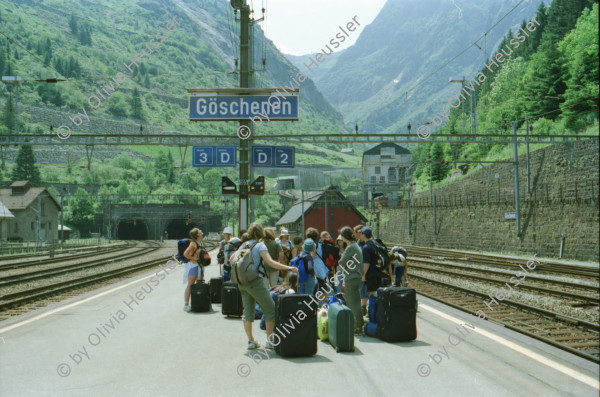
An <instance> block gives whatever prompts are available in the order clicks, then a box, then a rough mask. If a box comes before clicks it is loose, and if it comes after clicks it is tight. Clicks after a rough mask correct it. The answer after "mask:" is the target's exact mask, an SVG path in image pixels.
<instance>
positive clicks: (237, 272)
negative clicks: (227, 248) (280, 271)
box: [231, 242, 265, 285]
mask: <svg viewBox="0 0 600 397" xmlns="http://www.w3.org/2000/svg"><path fill="white" fill-rule="evenodd" d="M256 244H258V242H256V243H254V244H252V245H251V246H248V245H243V246H242V247H241V249H239V250H237V251H236V252H235V254H234V256H233V258H232V259H231V270H232V272H233V274H232V280H233V282H235V283H237V284H242V285H245V284H249V283H251V282H252V281H254V280H256V279H257V278H259V277H261V276H262V277H264V276H265V269H264V265H263V261H262V258H261V259H260V261H259V262H258V264H256V263H254V259H253V258H252V249H253V248H254V247H255V246H256Z"/></svg>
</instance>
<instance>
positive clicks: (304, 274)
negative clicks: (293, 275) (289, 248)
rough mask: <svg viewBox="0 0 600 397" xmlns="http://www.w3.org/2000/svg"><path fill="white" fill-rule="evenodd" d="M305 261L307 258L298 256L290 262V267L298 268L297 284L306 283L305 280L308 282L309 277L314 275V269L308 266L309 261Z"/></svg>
mask: <svg viewBox="0 0 600 397" xmlns="http://www.w3.org/2000/svg"><path fill="white" fill-rule="evenodd" d="M307 259H308V258H307V257H306V256H300V255H298V256H297V257H295V258H294V259H292V261H291V262H290V266H293V267H296V268H298V282H299V283H304V282H306V280H308V276H309V275H311V276H312V275H314V274H315V270H314V268H313V267H311V266H310V265H309V262H310V261H308V260H307Z"/></svg>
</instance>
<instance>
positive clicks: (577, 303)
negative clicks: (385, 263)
mask: <svg viewBox="0 0 600 397" xmlns="http://www.w3.org/2000/svg"><path fill="white" fill-rule="evenodd" d="M409 269H418V270H421V271H426V272H429V273H434V274H444V275H447V276H452V277H454V278H459V279H465V280H475V281H478V282H479V281H481V282H483V283H485V284H487V285H491V286H494V287H496V286H499V287H501V288H502V287H504V286H505V285H506V284H507V283H508V281H509V278H510V277H511V276H514V273H507V272H505V271H498V270H491V269H482V268H479V269H478V268H473V267H468V266H461V265H457V264H452V263H448V262H434V261H431V260H427V259H413V260H411V261H410V264H409ZM455 269H456V270H455ZM530 271H531V270H530ZM517 273H518V272H517ZM490 274H493V275H496V276H498V277H491V276H490ZM521 274H524V273H523V272H521ZM526 279H527V280H528V281H524V282H520V283H519V284H518V289H519V290H520V291H521V290H522V291H532V292H535V293H541V294H543V295H548V296H556V297H558V298H563V299H569V304H570V305H571V306H573V307H590V306H592V307H593V306H598V305H600V294H599V293H598V285H597V284H596V285H588V284H579V283H574V282H569V281H566V280H557V279H548V278H543V277H539V276H535V275H526ZM513 280H514V282H516V281H517V280H519V278H518V277H513ZM514 282H513V286H514ZM509 285H510V284H509ZM511 288H512V287H511ZM565 288H566V289H568V291H567V290H565Z"/></svg>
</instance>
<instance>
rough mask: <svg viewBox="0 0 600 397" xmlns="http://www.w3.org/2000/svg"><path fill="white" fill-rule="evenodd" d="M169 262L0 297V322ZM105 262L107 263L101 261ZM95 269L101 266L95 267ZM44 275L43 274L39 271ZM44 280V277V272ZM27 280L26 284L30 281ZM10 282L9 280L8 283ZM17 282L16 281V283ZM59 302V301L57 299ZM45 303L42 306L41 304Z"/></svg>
mask: <svg viewBox="0 0 600 397" xmlns="http://www.w3.org/2000/svg"><path fill="white" fill-rule="evenodd" d="M204 245H205V248H206V249H207V250H208V251H210V250H212V249H214V248H216V247H217V246H218V243H217V242H214V241H206V242H204ZM156 249H158V247H148V248H146V250H148V252H146V253H145V254H148V253H149V252H150V251H154V250H156ZM134 254H135V256H138V257H139V256H140V253H139V252H137V253H134ZM131 255H132V254H128V255H127V258H130V256H131ZM127 258H123V257H118V258H110V259H109V261H119V260H123V259H127ZM169 259H172V256H165V257H161V258H157V259H153V260H150V261H144V262H142V263H136V264H133V265H128V266H124V267H121V268H118V269H112V270H109V271H105V272H101V273H98V274H95V275H91V276H84V277H77V278H74V279H71V280H67V281H61V282H58V283H53V284H50V285H46V286H43V287H38V288H33V289H28V290H26V291H20V292H15V293H11V294H6V295H4V296H1V297H0V312H2V313H3V315H2V319H4V318H8V317H11V316H12V315H19V314H23V313H25V312H27V311H29V310H28V308H30V310H33V309H36V308H39V307H44V306H46V305H47V304H49V303H52V302H53V301H54V302H56V301H58V300H57V299H52V297H64V298H68V297H72V296H77V295H79V294H81V293H82V292H84V291H86V290H89V289H90V288H89V287H90V286H93V288H92V289H96V288H99V287H102V286H105V285H107V284H110V283H113V282H114V281H115V279H122V278H128V277H131V275H133V274H135V273H140V272H141V271H146V270H147V269H148V268H152V267H156V266H158V265H161V264H165V263H166V261H168V260H169ZM104 261H106V260H104ZM81 266H83V268H87V267H89V263H86V264H85V265H81ZM95 266H100V264H96V265H95ZM61 271H62V272H64V271H66V272H69V271H73V270H72V269H71V270H69V269H62V270H61ZM42 272H43V271H42ZM35 273H37V272H31V273H30V274H28V276H29V277H35V278H38V275H36V274H35ZM44 277H47V273H45V272H44ZM30 280H31V279H29V280H26V281H30ZM7 281H10V280H7ZM16 282H18V281H16ZM59 300H62V299H59ZM43 301H45V302H46V304H44V302H43Z"/></svg>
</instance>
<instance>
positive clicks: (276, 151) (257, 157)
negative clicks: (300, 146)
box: [252, 146, 296, 168]
mask: <svg viewBox="0 0 600 397" xmlns="http://www.w3.org/2000/svg"><path fill="white" fill-rule="evenodd" d="M295 154H296V148H294V147H293V146H252V166H253V167H272V168H294V166H295Z"/></svg>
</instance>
